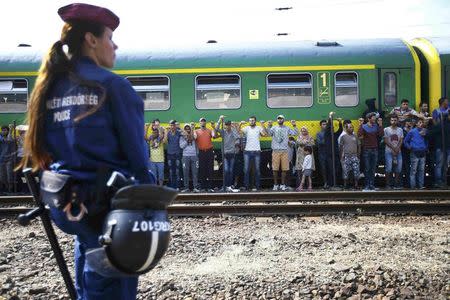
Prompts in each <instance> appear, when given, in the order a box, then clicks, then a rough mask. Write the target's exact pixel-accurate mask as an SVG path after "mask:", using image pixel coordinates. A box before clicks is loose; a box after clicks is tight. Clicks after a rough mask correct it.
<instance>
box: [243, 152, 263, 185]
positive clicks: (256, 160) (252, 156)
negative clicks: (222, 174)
mask: <svg viewBox="0 0 450 300" xmlns="http://www.w3.org/2000/svg"><path fill="white" fill-rule="evenodd" d="M251 161H253V166H254V171H255V187H256V188H257V189H259V188H260V187H261V171H260V169H259V164H260V161H261V151H244V185H245V188H247V189H249V188H250V162H251Z"/></svg>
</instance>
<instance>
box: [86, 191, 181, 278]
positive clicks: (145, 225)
mask: <svg viewBox="0 0 450 300" xmlns="http://www.w3.org/2000/svg"><path fill="white" fill-rule="evenodd" d="M176 196H177V192H176V191H175V190H173V189H170V188H166V187H161V186H156V185H150V184H144V185H132V186H127V187H124V188H121V189H120V190H118V191H117V193H116V194H115V195H114V197H113V198H112V200H111V209H112V210H111V212H110V213H109V214H108V215H107V216H106V219H105V223H104V226H103V235H101V236H100V237H99V243H100V245H102V247H100V248H95V249H91V250H88V251H87V252H86V257H87V260H88V263H89V265H90V266H92V268H94V270H95V271H96V272H98V273H99V274H101V275H103V276H107V277H116V276H120V277H123V276H137V275H140V274H143V273H146V272H148V271H150V270H151V269H153V268H154V267H155V266H156V264H157V263H158V262H159V260H160V259H161V258H162V257H163V255H164V253H165V252H166V250H167V247H168V245H169V240H170V223H169V220H168V217H167V206H168V205H169V204H170V202H172V201H173V200H174V199H175V197H176Z"/></svg>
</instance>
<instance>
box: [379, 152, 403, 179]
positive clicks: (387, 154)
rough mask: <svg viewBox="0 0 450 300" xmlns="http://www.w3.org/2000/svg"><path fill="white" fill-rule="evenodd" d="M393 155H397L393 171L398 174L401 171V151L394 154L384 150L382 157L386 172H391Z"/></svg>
mask: <svg viewBox="0 0 450 300" xmlns="http://www.w3.org/2000/svg"><path fill="white" fill-rule="evenodd" d="M395 157H397V165H396V166H395V170H394V172H395V173H397V174H400V173H401V172H402V163H403V161H402V152H399V153H397V154H396V155H394V154H393V153H392V152H391V151H385V152H384V158H385V160H386V161H385V162H386V173H392V161H393V160H394V158H395Z"/></svg>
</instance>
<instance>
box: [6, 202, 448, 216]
mask: <svg viewBox="0 0 450 300" xmlns="http://www.w3.org/2000/svg"><path fill="white" fill-rule="evenodd" d="M28 210H30V208H29V207H9V208H0V215H17V214H19V213H24V212H27V211H28ZM168 212H169V215H172V216H220V215H236V216H243V215H260V216H269V215H308V216H318V215H327V214H329V215H332V214H356V215H374V214H420V215H445V214H450V201H448V200H446V201H440V202H436V201H402V202H392V201H389V202H386V201H385V202H380V201H368V202H349V201H328V202H322V203H304V202H286V203H275V204H268V203H264V202H251V203H247V204H245V203H237V204H223V203H216V202H211V203H203V205H198V204H195V205H189V204H184V203H174V204H172V205H171V206H169V208H168Z"/></svg>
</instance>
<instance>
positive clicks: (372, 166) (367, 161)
mask: <svg viewBox="0 0 450 300" xmlns="http://www.w3.org/2000/svg"><path fill="white" fill-rule="evenodd" d="M363 158H364V168H365V169H364V180H365V188H366V189H374V188H375V170H376V167H377V162H378V149H364V151H363Z"/></svg>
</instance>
